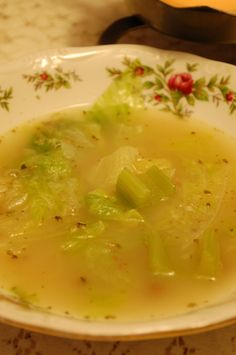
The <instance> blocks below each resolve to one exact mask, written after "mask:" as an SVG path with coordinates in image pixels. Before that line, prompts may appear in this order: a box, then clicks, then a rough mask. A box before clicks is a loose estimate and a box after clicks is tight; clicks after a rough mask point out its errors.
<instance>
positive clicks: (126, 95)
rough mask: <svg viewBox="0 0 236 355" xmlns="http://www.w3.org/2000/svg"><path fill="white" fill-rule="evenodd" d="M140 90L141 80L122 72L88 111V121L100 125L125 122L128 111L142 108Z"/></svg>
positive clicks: (141, 86)
mask: <svg viewBox="0 0 236 355" xmlns="http://www.w3.org/2000/svg"><path fill="white" fill-rule="evenodd" d="M142 90H143V84H142V81H141V79H140V78H139V77H135V76H133V75H132V74H131V73H130V72H124V73H123V74H122V75H120V76H119V77H117V78H116V79H115V80H114V81H113V82H112V84H111V85H110V86H109V88H108V89H107V90H106V91H105V92H104V94H103V95H102V96H100V97H99V98H98V100H97V101H96V103H95V104H94V105H93V107H92V108H91V110H89V112H88V117H89V119H91V120H92V121H95V122H98V123H100V124H107V123H111V122H116V121H117V120H119V121H120V120H125V119H126V118H127V116H128V114H129V112H130V109H132V108H134V109H139V108H142V107H143V97H142Z"/></svg>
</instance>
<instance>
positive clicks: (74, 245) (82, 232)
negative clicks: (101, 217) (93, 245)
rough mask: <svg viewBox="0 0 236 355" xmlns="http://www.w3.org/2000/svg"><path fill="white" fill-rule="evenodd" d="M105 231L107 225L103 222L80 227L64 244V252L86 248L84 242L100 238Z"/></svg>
mask: <svg viewBox="0 0 236 355" xmlns="http://www.w3.org/2000/svg"><path fill="white" fill-rule="evenodd" d="M104 230H105V225H104V223H103V222H102V221H99V222H96V223H92V224H88V225H82V226H79V228H76V229H75V230H74V231H72V235H71V236H70V237H69V238H68V240H66V241H65V242H64V244H63V245H62V249H63V250H64V251H77V250H79V249H80V248H83V247H84V243H83V242H84V241H87V240H90V239H93V238H96V237H98V236H99V235H101V234H102V233H103V232H104Z"/></svg>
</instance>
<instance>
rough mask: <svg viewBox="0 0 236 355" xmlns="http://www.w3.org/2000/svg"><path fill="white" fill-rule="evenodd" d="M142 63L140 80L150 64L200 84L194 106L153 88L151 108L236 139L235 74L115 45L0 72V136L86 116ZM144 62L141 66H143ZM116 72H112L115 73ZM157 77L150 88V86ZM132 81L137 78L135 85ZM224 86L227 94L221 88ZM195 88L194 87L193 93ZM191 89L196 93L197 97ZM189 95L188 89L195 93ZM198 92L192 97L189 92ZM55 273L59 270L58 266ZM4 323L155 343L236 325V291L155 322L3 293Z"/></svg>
mask: <svg viewBox="0 0 236 355" xmlns="http://www.w3.org/2000/svg"><path fill="white" fill-rule="evenodd" d="M127 59H129V60H131V61H136V62H135V63H138V64H137V65H136V67H135V68H134V74H135V75H138V76H140V77H141V80H145V81H147V78H142V75H143V73H144V69H145V67H146V66H148V67H151V68H156V70H160V72H163V68H165V69H166V70H167V69H168V71H167V72H165V80H166V82H170V80H171V82H172V83H173V81H175V79H176V78H177V77H181V76H182V75H183V73H185V74H186V73H187V74H188V76H187V77H188V79H189V83H188V84H189V85H190V86H193V85H194V84H195V83H198V84H199V83H201V90H200V91H199V92H198V95H196V97H195V99H194V100H186V98H185V97H182V98H181V105H180V107H179V108H178V109H177V108H176V105H175V104H174V102H173V101H172V99H171V97H169V99H168V102H167V100H165V102H163V101H162V100H160V97H161V92H160V93H159V96H158V97H157V95H156V93H155V92H154V91H153V90H154V89H153V86H152V85H147V84H146V85H144V86H143V92H142V95H143V96H145V95H147V96H148V97H150V96H151V97H153V98H154V100H149V101H148V103H147V105H148V106H150V107H153V106H155V108H156V109H157V110H161V111H163V110H166V109H167V107H168V108H169V110H170V111H171V112H172V113H173V114H174V115H175V116H176V117H177V118H178V119H181V120H183V123H184V122H186V121H187V120H188V119H189V117H190V116H194V117H197V118H199V120H201V121H203V122H206V123H208V124H209V125H211V126H213V127H215V128H217V129H220V130H222V131H224V132H226V133H228V134H229V135H231V136H233V137H236V68H235V67H234V66H231V65H228V64H224V63H218V62H214V61H210V60H207V59H204V58H200V57H197V56H193V55H189V54H186V53H177V52H171V51H162V50H158V49H154V48H149V47H145V46H135V45H114V46H113V45H112V46H104V47H103V46H100V47H89V48H64V49H58V50H49V51H45V52H42V53H38V54H36V55H31V56H28V57H25V58H22V59H19V60H17V61H15V62H12V63H9V64H7V65H5V66H1V68H0V115H1V121H0V132H1V134H4V133H5V132H6V131H8V130H11V129H13V128H14V127H16V126H18V125H19V124H22V123H24V122H28V121H29V120H31V119H32V118H35V117H39V116H42V115H48V114H50V113H53V112H57V111H60V110H62V109H65V108H70V107H75V106H77V107H80V108H81V109H82V110H83V109H84V108H86V107H88V106H89V105H91V104H92V103H93V102H95V101H96V99H97V98H98V97H99V96H100V95H101V94H102V93H103V92H104V91H105V90H106V88H107V87H108V86H109V85H110V84H111V83H112V82H113V80H114V75H115V73H118V72H119V71H121V70H122V69H123V68H124V66H125V65H127V63H128V62H129V61H127ZM137 60H138V61H137ZM111 67H112V68H111ZM152 75H153V74H152V72H150V74H149V78H148V82H151V79H152ZM130 80H132V79H130ZM222 85H223V86H224V90H221V89H222ZM159 89H160V90H161V88H159ZM190 89H191V90H192V88H189V90H190ZM191 90H190V91H191ZM190 91H188V92H189V93H190ZM191 92H192V91H191ZM52 267H53V265H52ZM0 294H1V298H0V321H1V322H4V323H7V324H11V325H14V326H20V327H23V328H26V329H30V330H33V331H37V332H43V333H48V334H52V335H57V336H63V337H69V338H84V339H98V340H111V339H120V340H126V339H127V340H130V339H149V338H161V337H167V336H173V335H177V334H189V333H195V332H202V331H207V330H210V329H214V328H218V327H222V326H225V325H227V324H231V323H233V322H235V321H236V287H234V286H233V285H232V290H231V291H230V292H227V294H226V293H225V294H224V295H223V296H222V295H219V297H218V298H217V297H216V299H214V302H213V301H212V302H211V300H209V303H208V304H206V305H204V306H202V307H200V308H196V309H195V308H194V309H188V310H186V312H184V313H180V314H173V316H171V317H166V318H160V319H157V320H155V319H154V320H150V321H132V320H131V321H118V320H112V319H106V320H104V321H93V320H88V319H87V320H86V319H74V318H72V317H69V316H67V315H65V316H61V315H57V314H52V313H49V312H45V311H42V310H40V309H39V308H37V307H35V306H33V305H30V304H29V305H28V307H25V305H24V304H20V303H19V302H18V299H17V298H16V297H15V295H14V294H12V293H11V292H10V291H7V290H5V289H1V293H0Z"/></svg>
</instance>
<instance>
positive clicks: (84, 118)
mask: <svg viewBox="0 0 236 355" xmlns="http://www.w3.org/2000/svg"><path fill="white" fill-rule="evenodd" d="M235 149H236V142H235V140H234V139H233V138H230V137H229V136H227V135H225V134H224V133H222V132H220V131H218V130H216V129H214V128H211V127H208V126H207V125H206V124H203V123H201V122H200V121H197V120H194V119H188V120H181V119H178V118H176V117H175V116H172V115H171V114H167V113H160V112H158V111H157V110H142V111H133V112H131V113H129V114H127V115H124V116H122V115H118V116H117V117H113V119H110V120H109V121H102V120H98V119H97V116H96V115H94V114H93V110H88V111H87V112H81V111H79V110H78V109H70V110H67V111H63V112H59V113H56V114H52V115H51V116H49V117H44V118H43V119H40V120H37V121H36V122H35V121H33V122H30V123H28V124H26V125H22V126H19V127H18V128H16V129H14V130H12V131H11V132H9V133H7V134H6V135H5V136H3V137H2V139H1V144H0V166H1V175H0V212H1V213H0V286H1V288H2V289H4V290H7V291H8V292H9V295H10V296H11V297H14V298H15V299H16V300H17V301H18V302H21V303H23V304H24V305H25V306H33V307H39V308H40V309H43V310H45V311H47V312H54V313H57V314H63V315H64V314H66V315H68V316H72V317H76V318H84V319H107V320H113V319H116V320H140V319H141V320H144V319H146V320H148V319H156V318H160V317H166V316H170V315H173V314H178V313H182V312H187V311H190V310H192V309H195V308H197V307H204V306H206V304H207V303H209V302H210V303H212V302H217V301H218V300H220V299H221V298H222V297H223V295H224V294H225V293H227V294H229V293H230V292H232V291H233V289H234V280H235V277H236V261H235V253H236V224H235V220H236V219H235V216H236V193H235V181H236V157H235V153H234V152H235Z"/></svg>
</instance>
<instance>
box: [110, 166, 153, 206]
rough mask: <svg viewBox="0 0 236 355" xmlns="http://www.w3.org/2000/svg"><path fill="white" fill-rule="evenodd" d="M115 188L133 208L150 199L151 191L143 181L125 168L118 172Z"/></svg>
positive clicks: (143, 204) (142, 204)
mask: <svg viewBox="0 0 236 355" xmlns="http://www.w3.org/2000/svg"><path fill="white" fill-rule="evenodd" d="M116 190H117V193H118V194H119V195H120V196H121V197H122V198H123V199H124V200H126V201H127V202H128V203H129V204H130V205H131V206H133V207H135V208H139V207H143V206H145V205H146V204H147V202H148V201H149V200H150V199H151V191H150V190H149V189H148V187H147V186H146V185H145V183H144V182H143V181H142V180H141V179H140V178H139V177H138V176H137V175H135V174H133V173H132V172H131V171H130V170H129V169H127V168H125V169H123V170H122V172H121V173H120V175H119V177H118V180H117V185H116Z"/></svg>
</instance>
